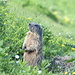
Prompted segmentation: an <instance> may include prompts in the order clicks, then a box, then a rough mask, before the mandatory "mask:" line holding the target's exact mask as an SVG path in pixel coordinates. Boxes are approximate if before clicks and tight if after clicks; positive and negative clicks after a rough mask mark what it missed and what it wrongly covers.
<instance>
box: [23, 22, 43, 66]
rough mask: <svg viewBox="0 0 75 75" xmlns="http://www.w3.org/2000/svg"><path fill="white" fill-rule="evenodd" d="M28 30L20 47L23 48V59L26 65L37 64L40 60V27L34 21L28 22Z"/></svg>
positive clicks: (39, 63)
mask: <svg viewBox="0 0 75 75" xmlns="http://www.w3.org/2000/svg"><path fill="white" fill-rule="evenodd" d="M28 26H29V32H27V36H26V38H25V41H24V43H23V46H22V49H23V50H25V52H24V56H23V61H26V62H27V63H28V65H31V66H39V65H41V62H42V56H43V55H42V28H41V26H40V25H38V24H36V23H29V25H28Z"/></svg>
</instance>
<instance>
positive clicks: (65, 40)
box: [0, 0, 75, 75]
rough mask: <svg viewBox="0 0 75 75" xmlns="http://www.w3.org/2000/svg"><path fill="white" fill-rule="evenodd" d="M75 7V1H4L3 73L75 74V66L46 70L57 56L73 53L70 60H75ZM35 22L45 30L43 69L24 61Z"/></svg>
mask: <svg viewBox="0 0 75 75" xmlns="http://www.w3.org/2000/svg"><path fill="white" fill-rule="evenodd" d="M74 9H75V1H74V0H0V74H1V75H39V74H40V75H74V74H75V68H74V67H73V68H72V70H71V71H66V72H58V70H56V72H55V73H52V71H49V72H48V71H47V69H46V68H47V67H49V66H50V61H52V58H54V57H57V56H65V55H69V56H72V60H70V62H74V61H75V54H74V53H75V32H74V31H75V28H74V27H75V16H74V14H75V10H74ZM31 22H34V23H37V24H39V25H41V26H42V29H43V56H44V59H43V61H42V64H41V70H42V72H38V71H39V68H38V67H37V66H36V67H31V66H27V65H26V62H23V61H22V59H23V53H24V51H23V50H22V44H23V41H24V38H25V36H26V32H27V31H28V24H29V23H31ZM16 56H18V57H16ZM74 64H75V63H74Z"/></svg>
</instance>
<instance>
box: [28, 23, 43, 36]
mask: <svg viewBox="0 0 75 75" xmlns="http://www.w3.org/2000/svg"><path fill="white" fill-rule="evenodd" d="M29 30H30V31H31V32H34V33H36V34H39V35H42V28H41V26H40V25H38V24H36V23H29Z"/></svg>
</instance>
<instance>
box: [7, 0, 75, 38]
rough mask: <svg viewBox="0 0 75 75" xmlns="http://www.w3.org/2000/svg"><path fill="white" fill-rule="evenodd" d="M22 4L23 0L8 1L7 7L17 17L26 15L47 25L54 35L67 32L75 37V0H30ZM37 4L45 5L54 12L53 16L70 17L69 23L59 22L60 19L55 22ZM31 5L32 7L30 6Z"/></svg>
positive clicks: (33, 20)
mask: <svg viewBox="0 0 75 75" xmlns="http://www.w3.org/2000/svg"><path fill="white" fill-rule="evenodd" d="M24 4H26V2H25V1H24V0H23V1H20V0H18V1H16V0H13V1H10V0H9V1H8V9H9V10H10V12H14V13H16V15H18V16H19V17H20V16H22V17H26V18H31V19H32V20H31V21H32V22H36V23H39V24H42V25H44V26H48V27H49V28H50V29H51V31H52V32H53V34H54V35H58V33H62V34H63V35H64V36H66V34H65V33H69V34H70V35H72V36H73V38H75V37H74V36H75V34H74V24H75V23H74V19H75V17H74V10H73V9H74V7H75V6H74V4H75V1H74V0H70V1H68V0H65V1H64V0H59V2H58V1H57V0H52V1H49V0H46V1H45V0H42V1H40V0H36V2H35V0H31V2H30V5H27V6H24ZM38 5H41V6H43V7H45V8H46V9H47V10H48V11H49V12H51V13H53V12H56V14H55V16H59V18H60V19H61V20H65V19H64V18H65V17H68V18H69V19H70V21H71V22H72V24H71V23H67V24H65V23H64V24H63V25H62V24H61V23H60V21H61V20H60V19H59V22H55V21H54V20H53V19H52V18H51V17H48V16H47V14H46V13H45V14H44V13H43V11H42V12H41V11H40V10H42V8H40V10H39V9H38V7H39V6H38ZM31 7H32V8H31Z"/></svg>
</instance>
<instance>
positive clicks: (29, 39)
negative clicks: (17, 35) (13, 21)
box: [26, 34, 38, 46]
mask: <svg viewBox="0 0 75 75" xmlns="http://www.w3.org/2000/svg"><path fill="white" fill-rule="evenodd" d="M37 41H38V38H37V36H36V35H35V34H29V35H28V36H27V40H26V45H27V46H30V45H32V44H36V42H37Z"/></svg>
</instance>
